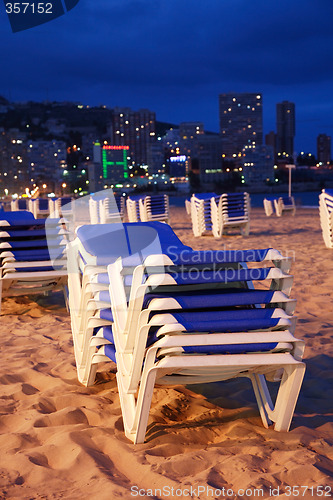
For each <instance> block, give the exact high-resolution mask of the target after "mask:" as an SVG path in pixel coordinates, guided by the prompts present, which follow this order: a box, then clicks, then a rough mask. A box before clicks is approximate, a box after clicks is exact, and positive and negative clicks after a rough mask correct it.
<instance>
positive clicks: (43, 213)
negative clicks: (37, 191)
mask: <svg viewBox="0 0 333 500" xmlns="http://www.w3.org/2000/svg"><path fill="white" fill-rule="evenodd" d="M29 210H30V212H32V213H33V215H34V217H35V219H38V217H48V216H49V215H50V207H49V199H48V198H35V199H32V198H31V199H30V200H29Z"/></svg>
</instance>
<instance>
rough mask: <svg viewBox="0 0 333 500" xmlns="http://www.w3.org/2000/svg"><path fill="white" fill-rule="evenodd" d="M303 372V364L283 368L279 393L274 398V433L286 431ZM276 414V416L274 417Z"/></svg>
mask: <svg viewBox="0 0 333 500" xmlns="http://www.w3.org/2000/svg"><path fill="white" fill-rule="evenodd" d="M304 372H305V364H304V363H299V364H297V365H296V366H295V365H293V366H287V367H286V368H285V371H284V374H283V377H282V380H281V385H280V388H279V392H278V395H277V398H276V403H275V410H274V415H273V416H272V420H274V421H275V426H274V429H275V430H276V431H288V430H289V427H290V423H291V419H292V417H293V414H294V410H295V406H296V402H297V398H298V395H299V391H300V389H301V385H302V381H303V377H304ZM275 414H276V415H275Z"/></svg>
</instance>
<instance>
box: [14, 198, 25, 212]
mask: <svg viewBox="0 0 333 500" xmlns="http://www.w3.org/2000/svg"><path fill="white" fill-rule="evenodd" d="M10 209H11V211H12V212H18V211H19V210H29V199H28V198H17V199H16V200H12V201H11V202H10Z"/></svg>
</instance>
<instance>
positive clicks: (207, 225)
mask: <svg viewBox="0 0 333 500" xmlns="http://www.w3.org/2000/svg"><path fill="white" fill-rule="evenodd" d="M212 199H214V200H217V202H218V200H219V196H218V195H217V194H216V193H199V194H192V196H191V198H190V213H191V221H192V229H193V234H194V236H203V235H205V234H211V232H212V227H213V226H212V215H211V200H212ZM186 209H187V210H189V206H188V205H187V206H186Z"/></svg>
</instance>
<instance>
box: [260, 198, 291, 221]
mask: <svg viewBox="0 0 333 500" xmlns="http://www.w3.org/2000/svg"><path fill="white" fill-rule="evenodd" d="M264 209H265V213H266V215H267V217H270V216H271V215H273V214H274V213H275V214H276V215H277V217H281V216H282V215H283V214H286V213H291V215H295V213H296V204H295V199H294V197H293V196H278V197H274V196H272V197H266V198H265V199H264Z"/></svg>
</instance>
